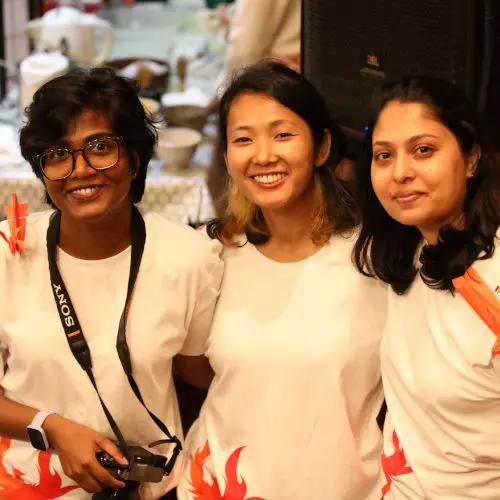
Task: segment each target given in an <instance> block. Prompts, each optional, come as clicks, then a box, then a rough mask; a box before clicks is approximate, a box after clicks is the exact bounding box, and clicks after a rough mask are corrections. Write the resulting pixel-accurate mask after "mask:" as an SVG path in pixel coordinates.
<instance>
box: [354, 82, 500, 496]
mask: <svg viewBox="0 0 500 500" xmlns="http://www.w3.org/2000/svg"><path fill="white" fill-rule="evenodd" d="M377 104H378V105H377V108H376V110H375V114H374V120H373V123H372V125H371V126H370V127H369V131H368V134H367V152H368V155H367V158H366V160H365V161H364V162H360V164H359V165H358V175H357V180H358V186H359V192H360V199H361V205H362V216H363V223H362V227H361V231H360V234H359V238H358V241H357V243H356V247H355V253H354V258H355V261H356V264H357V266H358V268H359V269H360V270H361V272H362V273H364V274H365V275H368V276H374V277H377V278H379V279H381V280H383V281H385V282H386V283H388V284H389V285H390V286H391V288H392V292H391V293H390V299H389V317H388V324H387V328H386V332H385V334H384V339H383V342H382V348H381V356H382V373H383V381H384V390H385V396H386V401H387V406H388V416H387V419H386V424H385V429H384V454H383V458H382V461H383V467H384V470H385V474H386V477H387V485H386V486H385V488H384V492H385V498H387V499H391V500H403V499H405V500H409V499H411V500H416V499H424V498H425V499H430V500H432V499H440V500H457V499H471V498H474V499H488V500H497V499H498V498H500V465H499V464H500V437H499V433H498V423H499V421H500V357H499V356H498V354H500V347H499V346H500V342H499V339H500V307H499V302H498V292H499V290H500V288H499V285H500V254H499V253H498V251H495V250H496V247H497V245H498V235H499V233H498V229H499V226H500V200H499V196H500V165H499V163H498V158H496V159H495V158H494V157H493V156H492V155H491V154H490V152H489V150H488V145H487V141H486V139H485V134H484V130H483V129H482V127H481V119H480V117H479V116H478V113H477V111H476V110H475V109H474V107H473V106H472V105H471V103H470V102H469V101H468V100H467V98H466V97H465V95H464V94H463V93H462V92H461V91H460V90H459V89H458V88H457V87H455V86H454V85H452V84H450V83H447V82H445V81H443V80H439V79H434V78H429V77H422V76H415V77H409V78H404V79H402V80H400V81H398V82H396V83H393V84H387V85H386V86H385V87H384V89H383V90H382V93H381V95H380V98H379V100H378V102H377Z"/></svg>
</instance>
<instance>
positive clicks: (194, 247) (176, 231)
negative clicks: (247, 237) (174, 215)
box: [141, 210, 222, 263]
mask: <svg viewBox="0 0 500 500" xmlns="http://www.w3.org/2000/svg"><path fill="white" fill-rule="evenodd" d="M141 212H142V216H143V218H144V222H145V224H146V233H147V238H146V242H149V246H150V247H154V251H155V253H158V254H160V255H162V257H163V258H165V259H169V260H170V261H173V262H176V263H181V262H188V263H193V262H196V261H200V260H201V261H206V260H207V259H208V260H219V259H220V255H221V253H222V244H221V243H220V242H219V241H217V240H212V239H210V238H209V237H208V236H207V235H206V234H203V231H197V230H195V229H193V228H192V227H190V226H188V225H182V224H177V223H174V222H172V221H169V220H168V219H166V218H165V217H163V216H162V215H161V214H159V213H157V212H154V211H150V210H147V211H141Z"/></svg>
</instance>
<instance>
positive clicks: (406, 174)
mask: <svg viewBox="0 0 500 500" xmlns="http://www.w3.org/2000/svg"><path fill="white" fill-rule="evenodd" d="M414 175H415V174H414V170H413V160H412V158H411V156H410V155H408V154H406V153H403V154H400V155H398V156H397V158H396V161H395V162H394V169H393V177H394V180H395V181H396V182H405V181H407V180H409V179H412V178H413V177H414Z"/></svg>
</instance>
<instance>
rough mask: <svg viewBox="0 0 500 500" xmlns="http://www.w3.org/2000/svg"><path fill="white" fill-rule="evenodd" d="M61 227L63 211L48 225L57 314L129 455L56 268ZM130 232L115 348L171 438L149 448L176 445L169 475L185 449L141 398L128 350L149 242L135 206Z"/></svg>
mask: <svg viewBox="0 0 500 500" xmlns="http://www.w3.org/2000/svg"><path fill="white" fill-rule="evenodd" d="M60 226H61V212H59V211H57V212H56V213H55V214H54V216H53V217H52V218H51V220H50V223H49V228H48V230H47V254H48V262H49V273H50V281H51V285H52V292H53V293H54V300H55V302H56V306H57V311H58V312H59V317H60V319H61V324H62V326H63V328H64V332H65V334H66V339H67V341H68V344H69V347H70V349H71V352H72V353H73V356H74V357H75V358H76V360H77V361H78V363H79V365H80V366H81V367H82V368H83V370H84V371H85V372H86V373H87V375H88V377H89V379H90V381H91V382H92V385H93V386H94V389H95V391H96V393H97V395H98V397H99V401H100V402H101V406H102V409H103V410H104V414H105V415H106V418H107V419H108V422H109V424H110V426H111V429H112V431H113V433H114V434H115V436H116V437H117V439H118V444H119V447H120V449H121V451H122V453H124V454H125V455H126V454H127V449H128V446H127V443H126V441H125V439H124V437H123V434H122V433H121V431H120V429H119V427H118V425H117V423H116V421H115V420H114V418H113V416H112V415H111V413H110V411H109V410H108V408H107V406H106V404H105V403H104V401H103V399H102V397H101V395H100V394H99V390H98V388H97V383H96V381H95V378H94V374H93V372H92V356H91V354H90V349H89V346H88V344H87V341H86V340H85V337H84V335H83V330H82V327H81V325H80V322H79V320H78V316H77V314H76V311H75V308H74V307H73V304H72V302H71V298H70V296H69V293H68V291H67V290H66V286H65V285H64V281H63V279H62V277H61V273H60V272H59V268H58V267H57V260H56V254H57V245H58V242H59V230H60ZM130 229H131V230H130V234H131V258H130V274H129V279H128V286H127V297H126V299H125V305H124V307H123V312H122V314H121V317H120V323H119V325H118V335H117V339H116V349H117V351H118V357H119V358H120V362H121V364H122V367H123V370H124V372H125V374H126V375H127V378H128V381H129V384H130V387H131V388H132V390H133V391H134V394H135V395H136V397H137V399H138V400H139V401H140V402H141V404H142V405H143V406H144V408H145V409H146V411H147V412H148V413H149V416H150V417H151V418H152V420H153V421H154V422H155V424H156V425H157V426H158V427H159V428H160V430H161V431H162V432H163V433H164V434H165V435H166V436H167V438H168V439H162V440H158V441H155V442H153V443H151V444H150V445H149V446H150V447H154V446H158V445H160V444H164V443H172V444H175V447H174V450H173V452H172V456H171V458H170V459H169V460H168V461H167V465H166V466H165V472H166V473H167V474H169V473H170V472H171V471H172V469H173V466H174V464H175V461H176V459H177V456H178V455H179V453H180V451H181V449H182V446H181V443H180V441H179V439H178V438H177V437H176V436H172V435H171V434H170V432H169V430H168V428H167V426H166V425H165V424H164V423H163V422H162V421H161V420H160V419H159V418H158V417H157V416H156V415H155V414H154V413H153V412H151V411H150V410H149V409H148V407H147V406H146V404H145V403H144V399H143V398H142V395H141V392H140V390H139V387H138V386H137V383H136V382H135V380H134V377H133V375H132V362H131V358H130V350H129V348H128V344H127V338H126V332H125V326H126V319H127V313H128V308H129V305H130V301H131V298H132V293H133V290H134V285H135V282H136V280H137V275H138V273H139V267H140V265H141V260H142V254H143V252H144V245H145V243H146V225H145V224H144V219H143V218H142V216H141V214H140V212H139V210H138V209H137V208H136V207H135V205H132V217H131V228H130Z"/></svg>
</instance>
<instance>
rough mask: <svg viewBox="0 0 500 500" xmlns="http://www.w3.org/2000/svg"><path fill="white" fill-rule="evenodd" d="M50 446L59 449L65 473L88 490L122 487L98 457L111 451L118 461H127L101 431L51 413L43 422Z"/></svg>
mask: <svg viewBox="0 0 500 500" xmlns="http://www.w3.org/2000/svg"><path fill="white" fill-rule="evenodd" d="M43 428H44V430H45V433H46V435H47V438H48V441H49V443H50V447H51V448H52V449H54V450H55V451H56V453H57V454H58V456H59V459H60V461H61V465H62V468H63V471H64V473H65V474H66V475H67V476H68V477H70V478H71V479H73V480H74V481H76V482H77V483H78V484H79V485H80V486H81V487H82V488H83V489H84V490H85V491H88V492H89V493H98V492H100V491H102V490H103V489H104V488H123V487H124V486H125V484H124V483H123V482H121V481H117V480H116V479H115V478H114V477H113V476H112V475H111V474H110V473H109V472H108V471H107V470H106V469H105V468H104V467H102V466H101V465H100V464H99V462H98V461H97V458H96V453H98V452H100V451H106V452H108V453H109V454H110V455H111V456H112V457H113V458H114V459H115V460H116V461H117V462H119V463H121V464H124V465H125V464H127V461H126V460H125V458H124V457H123V455H122V453H121V452H120V450H119V449H118V447H117V446H116V445H115V444H114V443H113V442H112V441H110V440H109V439H108V438H107V437H105V436H103V435H102V434H100V433H98V432H96V431H93V430H92V429H89V428H88V427H85V426H83V425H80V424H77V423H75V422H72V421H71V420H68V419H66V418H64V417H61V416H59V415H50V416H49V417H47V419H46V420H45V422H44V424H43Z"/></svg>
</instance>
